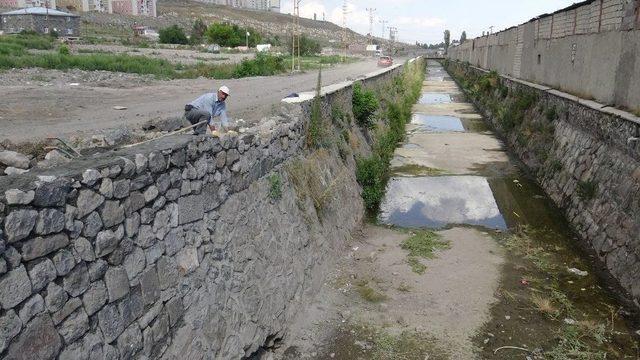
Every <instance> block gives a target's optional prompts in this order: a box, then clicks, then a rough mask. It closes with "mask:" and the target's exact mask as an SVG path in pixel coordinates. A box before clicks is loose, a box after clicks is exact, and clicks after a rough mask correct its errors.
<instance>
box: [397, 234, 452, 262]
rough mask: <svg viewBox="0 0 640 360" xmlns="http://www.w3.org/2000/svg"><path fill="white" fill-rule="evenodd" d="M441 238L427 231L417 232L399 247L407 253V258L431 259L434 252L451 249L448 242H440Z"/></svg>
mask: <svg viewBox="0 0 640 360" xmlns="http://www.w3.org/2000/svg"><path fill="white" fill-rule="evenodd" d="M440 239H441V236H440V235H438V234H436V233H434V232H433V231H429V230H418V231H416V232H415V233H414V234H413V235H412V236H411V237H410V238H408V239H407V240H405V241H403V242H402V245H400V247H401V248H402V249H404V250H407V251H409V256H411V257H418V258H423V259H433V258H434V257H435V251H436V250H447V249H450V248H451V244H450V243H449V242H448V241H442V240H440Z"/></svg>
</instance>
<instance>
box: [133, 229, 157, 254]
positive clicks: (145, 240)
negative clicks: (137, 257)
mask: <svg viewBox="0 0 640 360" xmlns="http://www.w3.org/2000/svg"><path fill="white" fill-rule="evenodd" d="M155 241H156V236H155V234H154V233H153V229H152V228H151V226H149V225H142V226H140V230H139V231H138V235H137V236H136V237H135V239H134V241H133V242H134V243H135V244H136V245H138V246H140V247H142V248H145V249H146V248H148V247H149V246H151V245H153V244H154V243H155Z"/></svg>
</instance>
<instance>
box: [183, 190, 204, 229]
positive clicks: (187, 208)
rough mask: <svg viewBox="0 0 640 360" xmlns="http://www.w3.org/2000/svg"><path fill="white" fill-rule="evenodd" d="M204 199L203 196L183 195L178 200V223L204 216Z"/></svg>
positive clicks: (185, 222)
mask: <svg viewBox="0 0 640 360" xmlns="http://www.w3.org/2000/svg"><path fill="white" fill-rule="evenodd" d="M204 202H205V199H204V197H203V196H197V195H192V196H185V197H182V198H180V199H179V200H178V207H179V209H178V212H179V214H180V215H179V219H178V221H179V223H180V225H182V224H187V223H190V222H194V221H198V220H202V218H203V217H204V207H205V204H204Z"/></svg>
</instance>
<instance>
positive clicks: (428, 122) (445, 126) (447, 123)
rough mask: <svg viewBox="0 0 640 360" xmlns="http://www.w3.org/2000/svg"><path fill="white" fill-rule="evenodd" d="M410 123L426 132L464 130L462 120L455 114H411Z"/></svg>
mask: <svg viewBox="0 0 640 360" xmlns="http://www.w3.org/2000/svg"><path fill="white" fill-rule="evenodd" d="M411 123H412V124H415V125H421V126H422V127H424V129H425V130H426V131H428V132H446V131H465V128H464V125H463V124H462V120H460V118H459V117H455V116H443V115H425V114H419V113H418V114H413V116H412V118H411Z"/></svg>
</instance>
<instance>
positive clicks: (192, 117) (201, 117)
mask: <svg viewBox="0 0 640 360" xmlns="http://www.w3.org/2000/svg"><path fill="white" fill-rule="evenodd" d="M187 109H188V107H186V108H185V112H184V117H185V118H187V120H188V121H189V122H190V123H191V125H195V124H197V123H199V122H201V121H205V123H204V124H201V125H198V126H196V127H195V128H194V129H193V132H194V134H198V135H200V134H204V133H206V132H207V123H206V122H208V121H209V119H210V118H211V114H209V113H208V112H206V111H204V110H199V109H197V108H194V107H192V108H191V109H190V110H187Z"/></svg>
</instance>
